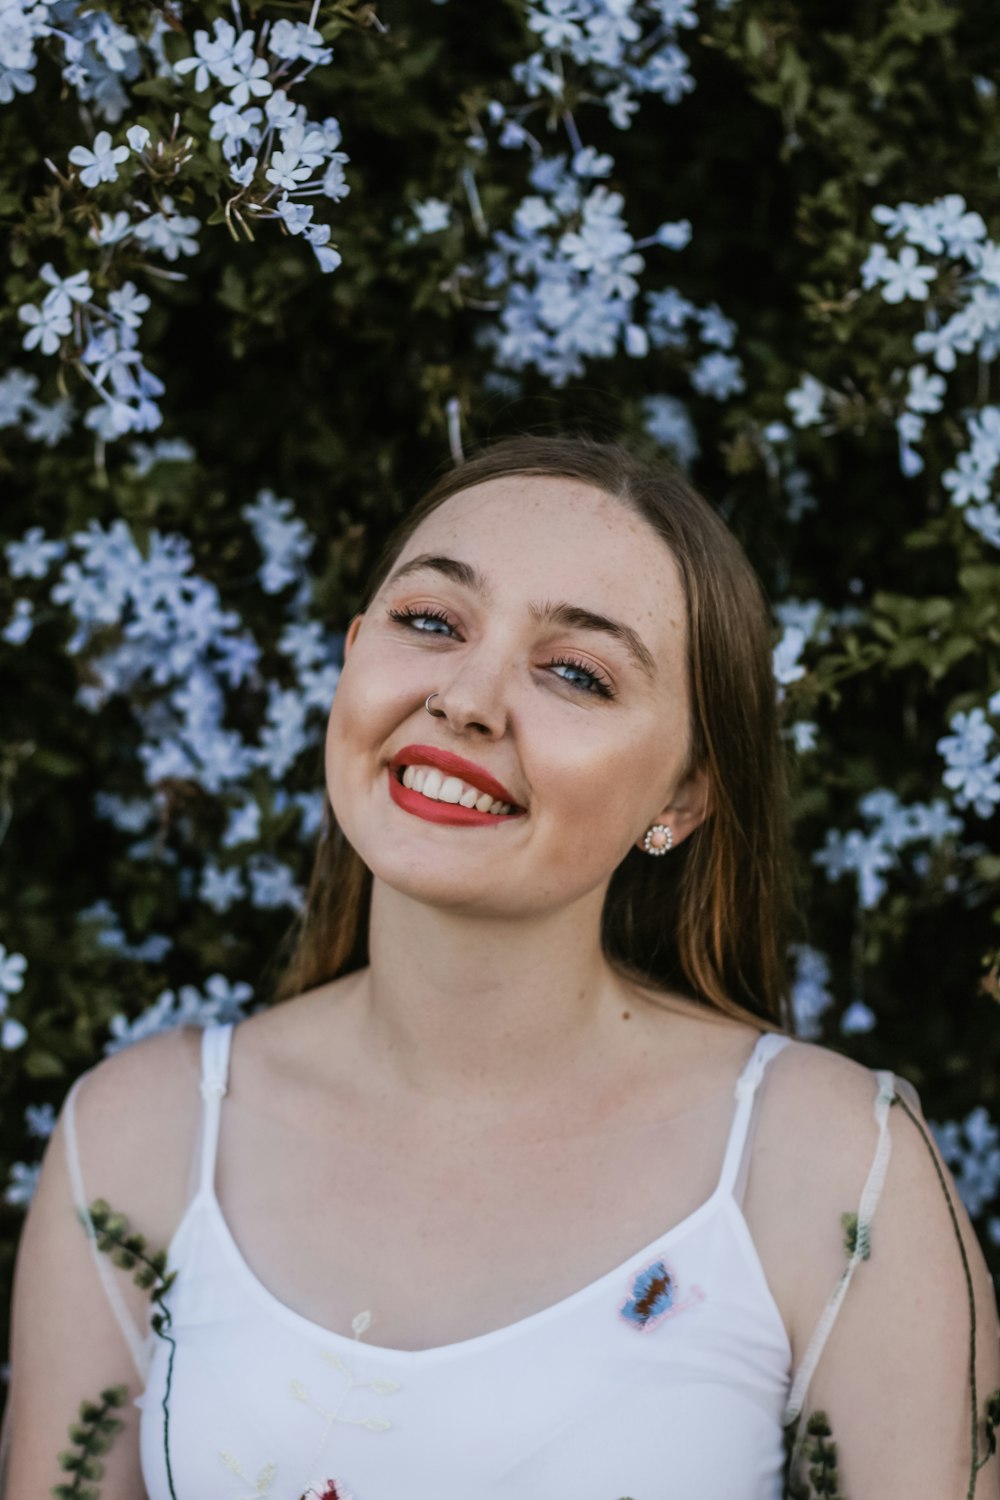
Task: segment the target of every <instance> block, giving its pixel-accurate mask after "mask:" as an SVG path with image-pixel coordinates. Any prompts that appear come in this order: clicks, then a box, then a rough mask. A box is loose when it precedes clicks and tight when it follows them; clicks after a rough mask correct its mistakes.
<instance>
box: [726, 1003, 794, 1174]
mask: <svg viewBox="0 0 1000 1500" xmlns="http://www.w3.org/2000/svg"><path fill="white" fill-rule="evenodd" d="M790 1041H791V1037H788V1036H782V1035H781V1034H780V1033H778V1032H774V1031H763V1032H761V1034H760V1036H759V1037H758V1038H757V1043H756V1045H755V1047H754V1049H753V1051H752V1052H751V1054H750V1057H749V1059H748V1060H747V1064H746V1067H745V1068H744V1069H743V1072H742V1073H741V1074H740V1076H739V1078H738V1079H737V1081H736V1088H735V1090H734V1095H735V1098H736V1110H735V1112H734V1114H733V1123H732V1126H731V1128H730V1131H729V1140H728V1142H727V1144H726V1155H725V1158H724V1160H723V1163H722V1171H721V1172H720V1174H719V1187H718V1191H719V1192H721V1193H732V1192H733V1188H734V1185H735V1183H736V1176H737V1173H738V1172H739V1169H740V1162H741V1160H742V1158H743V1148H744V1146H745V1144H746V1139H747V1131H748V1127H749V1124H750V1115H751V1112H752V1110H753V1103H754V1095H755V1094H756V1092H757V1085H758V1084H759V1083H760V1080H761V1078H762V1077H763V1075H764V1069H765V1068H766V1067H767V1064H768V1063H769V1062H770V1060H771V1058H772V1057H774V1056H776V1055H777V1053H779V1052H780V1051H781V1049H782V1048H783V1047H785V1046H787V1044H788V1043H789V1042H790Z"/></svg>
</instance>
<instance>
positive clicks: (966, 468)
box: [941, 453, 994, 506]
mask: <svg viewBox="0 0 1000 1500" xmlns="http://www.w3.org/2000/svg"><path fill="white" fill-rule="evenodd" d="M993 468H994V465H992V464H989V463H987V464H986V465H985V466H984V465H983V463H982V462H981V460H980V459H979V458H978V457H977V455H976V454H975V453H960V454H959V455H958V458H957V459H956V460H955V467H954V468H953V469H946V470H945V472H944V474H942V476H941V483H942V484H943V485H944V487H945V489H946V490H950V491H951V498H952V503H953V504H954V505H958V506H963V505H968V504H969V501H970V500H988V499H989V494H990V480H991V479H992V477H993Z"/></svg>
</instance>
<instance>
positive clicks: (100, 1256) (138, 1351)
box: [62, 1073, 148, 1381]
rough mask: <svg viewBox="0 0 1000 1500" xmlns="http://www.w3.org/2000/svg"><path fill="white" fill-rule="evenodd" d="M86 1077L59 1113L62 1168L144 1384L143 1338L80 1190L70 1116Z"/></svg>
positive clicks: (145, 1367) (77, 1154)
mask: <svg viewBox="0 0 1000 1500" xmlns="http://www.w3.org/2000/svg"><path fill="white" fill-rule="evenodd" d="M86 1077H87V1074H86V1073H81V1074H80V1076H79V1078H78V1079H77V1080H76V1082H75V1083H74V1084H73V1087H72V1088H71V1089H70V1091H69V1093H68V1094H67V1095H66V1100H65V1102H64V1104H63V1111H62V1113H63V1121H64V1123H65V1127H66V1128H65V1142H66V1165H67V1167H68V1169H69V1176H70V1182H71V1183H72V1185H73V1204H74V1207H75V1209H76V1214H77V1218H78V1219H79V1220H80V1222H81V1223H82V1225H83V1227H84V1229H85V1230H86V1233H87V1239H88V1241H89V1243H90V1248H91V1252H92V1253H93V1257H94V1264H95V1265H96V1266H97V1274H98V1276H99V1277H100V1279H101V1281H102V1282H103V1284H104V1290H105V1292H106V1293H107V1296H108V1301H109V1302H110V1303H111V1310H112V1312H113V1313H114V1315H115V1317H116V1319H117V1320H118V1326H119V1328H120V1329H121V1331H122V1333H123V1334H124V1336H125V1342H126V1344H127V1345H128V1350H129V1353H130V1354H131V1356H132V1363H133V1364H134V1365H135V1368H136V1370H137V1371H138V1374H139V1377H140V1379H142V1380H143V1381H145V1379H146V1371H147V1364H148V1359H147V1350H146V1340H145V1336H144V1334H143V1333H142V1332H141V1331H140V1329H139V1326H138V1324H137V1323H136V1322H135V1319H134V1318H133V1317H132V1315H131V1313H130V1312H129V1310H128V1308H127V1307H126V1305H125V1299H124V1297H123V1296H122V1293H121V1288H120V1286H119V1285H118V1282H117V1281H116V1280H115V1277H114V1274H113V1272H112V1270H111V1267H110V1265H109V1264H108V1258H107V1256H106V1255H105V1253H104V1251H103V1250H99V1249H98V1247H97V1231H96V1230H95V1229H94V1221H93V1220H92V1219H91V1217H90V1211H89V1209H88V1207H87V1195H86V1193H85V1191H84V1186H83V1173H82V1172H81V1170H80V1155H79V1151H78V1149H77V1141H76V1119H75V1115H74V1102H75V1099H76V1091H77V1089H78V1088H79V1087H80V1084H81V1083H82V1082H83V1080H84V1079H85V1078H86Z"/></svg>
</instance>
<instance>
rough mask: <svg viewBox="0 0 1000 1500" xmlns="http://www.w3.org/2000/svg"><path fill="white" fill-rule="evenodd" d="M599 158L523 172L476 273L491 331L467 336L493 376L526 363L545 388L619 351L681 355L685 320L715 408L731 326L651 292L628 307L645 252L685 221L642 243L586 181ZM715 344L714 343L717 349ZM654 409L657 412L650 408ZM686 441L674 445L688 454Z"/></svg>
mask: <svg viewBox="0 0 1000 1500" xmlns="http://www.w3.org/2000/svg"><path fill="white" fill-rule="evenodd" d="M610 165H611V164H610V158H609V157H599V156H596V155H595V154H594V153H593V152H592V151H591V150H590V149H589V148H584V149H581V150H580V151H577V152H575V153H574V154H573V156H572V159H569V158H568V157H567V155H566V154H565V153H563V154H561V155H558V156H553V157H548V156H540V157H539V158H538V159H537V160H536V161H535V162H534V164H533V166H532V167H531V170H530V172H529V182H530V185H531V186H532V188H533V189H534V190H535V191H534V192H532V193H530V194H528V195H527V196H526V197H524V198H522V200H521V202H520V203H519V204H518V207H517V209H516V210H515V212H514V216H513V226H512V227H513V233H508V232H507V231H506V230H502V229H501V230H497V231H496V233H495V234H494V237H493V248H492V249H491V250H490V251H489V253H488V254H487V257H486V264H485V269H484V273H483V279H484V282H485V285H486V286H487V287H488V288H501V289H502V290H503V293H504V297H503V301H502V303H501V304H500V307H499V314H498V317H497V319H496V321H495V322H494V323H490V324H487V325H484V326H483V327H481V328H480V330H479V335H478V336H479V340H480V343H481V344H482V345H483V346H485V347H490V348H494V349H495V351H496V355H495V362H496V365H497V367H498V368H499V369H501V370H523V369H527V368H531V367H534V368H535V369H537V370H539V371H540V372H541V373H542V374H543V375H545V376H546V377H547V378H548V380H549V381H550V382H551V383H552V384H553V385H554V386H556V387H560V386H563V385H565V384H566V382H567V381H568V380H570V379H572V378H576V377H578V376H580V375H582V374H583V372H584V369H585V365H584V360H585V359H586V358H592V359H593V358H596V359H609V358H611V357H612V355H614V354H615V353H617V352H618V350H619V349H623V350H624V351H625V352H626V353H627V354H629V355H631V356H632V357H633V358H636V359H642V358H644V357H645V356H646V355H647V354H648V353H649V352H650V349H651V348H677V347H687V346H688V345H689V342H690V334H689V333H688V332H687V331H686V329H685V323H686V322H692V323H694V324H696V325H697V326H698V328H699V330H700V337H701V340H702V342H703V343H705V344H708V345H710V346H714V347H713V348H711V350H710V352H709V353H706V354H703V355H702V356H701V357H700V358H699V359H698V360H697V361H696V362H695V363H694V365H693V368H692V369H691V372H690V379H691V383H692V385H693V386H694V388H695V389H696V390H697V391H698V392H699V393H700V394H702V395H707V396H712V397H714V398H715V399H717V400H725V399H726V398H727V397H728V396H730V395H732V394H734V393H735V392H737V391H741V390H742V389H743V378H742V371H741V367H740V363H739V360H738V359H737V358H736V357H735V356H732V355H730V354H728V353H724V352H722V351H723V349H728V348H729V347H730V346H731V344H732V342H733V340H734V338H735V328H734V326H733V324H732V323H731V322H730V320H729V319H727V318H725V317H724V316H723V314H722V313H721V311H720V310H719V309H718V308H717V307H714V306H712V307H710V308H705V309H698V308H696V307H695V306H694V304H693V303H691V302H689V301H688V300H687V299H686V298H683V297H682V296H681V294H680V293H679V292H676V291H673V290H668V291H665V292H652V293H650V294H649V295H648V298H647V309H646V314H645V320H644V321H643V318H642V314H641V313H640V312H639V310H638V309H637V306H636V303H637V297H638V293H639V282H638V279H637V277H638V273H639V272H640V271H642V270H643V269H644V266H645V261H644V258H643V256H642V255H641V254H640V253H639V252H640V251H641V250H642V249H644V248H645V247H646V246H648V245H659V246H663V247H665V248H668V249H672V250H680V249H683V248H684V247H685V246H686V245H687V243H688V241H689V239H690V234H691V226H690V224H689V223H688V221H687V220H679V221H677V222H668V223H664V224H661V225H660V226H659V228H658V229H657V230H656V232H655V234H653V235H651V236H649V237H648V238H647V239H644V240H638V241H637V240H636V239H634V237H633V236H632V234H631V232H630V231H629V229H628V227H627V226H626V224H625V222H624V218H623V208H624V199H623V197H622V195H621V193H613V192H610V191H609V190H608V188H607V187H605V186H604V185H603V184H602V183H597V184H596V185H593V184H592V179H593V178H595V177H599V176H604V175H606V174H607V172H609V171H610ZM720 346H721V347H720ZM662 410H663V409H662V408H661V412H662ZM690 444H691V437H688V439H687V442H686V444H685V445H684V446H685V449H686V451H687V452H688V453H690V451H691V448H690Z"/></svg>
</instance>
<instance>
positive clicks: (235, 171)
mask: <svg viewBox="0 0 1000 1500" xmlns="http://www.w3.org/2000/svg"><path fill="white" fill-rule="evenodd" d="M256 170H257V158H256V156H248V157H247V159H246V161H245V162H243V164H242V166H239V167H233V166H231V167H230V168H229V175H230V177H231V178H232V179H233V181H234V182H235V183H236V185H237V187H249V186H250V182H251V179H252V177H253V174H254V173H255V172H256Z"/></svg>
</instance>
